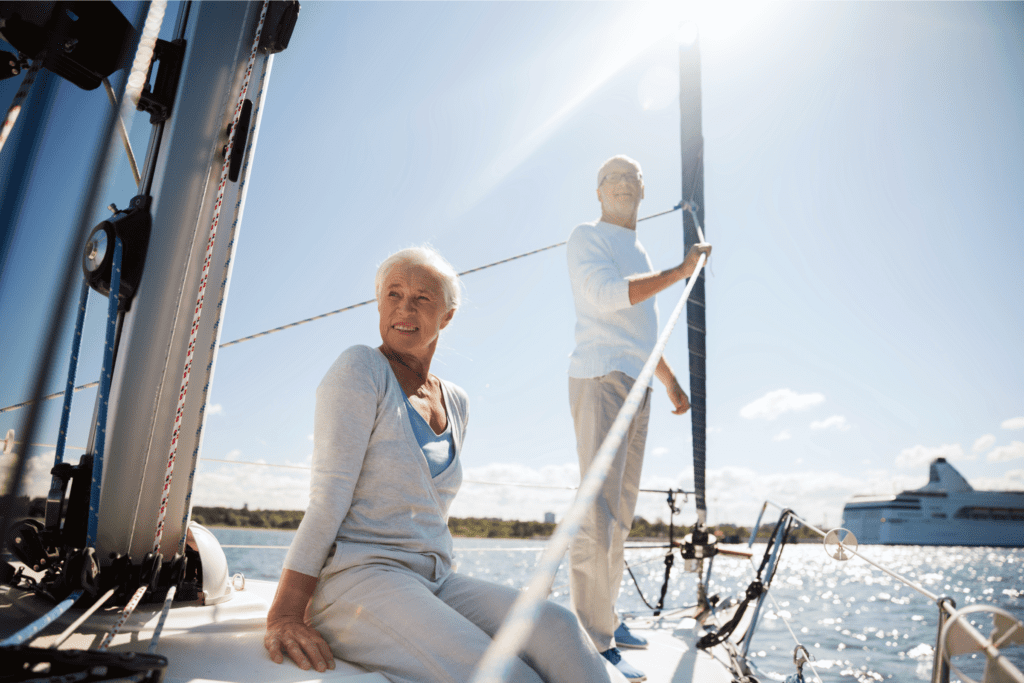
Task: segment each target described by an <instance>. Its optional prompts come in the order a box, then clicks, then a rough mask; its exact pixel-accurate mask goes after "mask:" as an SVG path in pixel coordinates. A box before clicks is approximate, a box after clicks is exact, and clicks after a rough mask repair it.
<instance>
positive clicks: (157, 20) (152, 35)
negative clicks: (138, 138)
mask: <svg viewBox="0 0 1024 683" xmlns="http://www.w3.org/2000/svg"><path fill="white" fill-rule="evenodd" d="M166 11H167V0H153V2H151V3H150V4H149V11H148V12H147V13H146V21H145V23H144V24H143V25H142V37H141V38H139V47H138V48H137V49H136V50H135V59H133V60H132V70H131V73H130V74H129V75H128V84H127V86H126V87H125V91H124V95H125V97H124V100H125V101H127V102H131V103H132V106H134V107H137V106H139V96H140V95H141V94H142V88H143V87H144V86H145V85H146V79H147V77H148V76H149V68H150V66H151V64H152V63H153V50H154V48H156V40H157V38H158V37H159V35H160V27H161V26H162V25H163V23H164V13H165V12H166ZM138 182H139V180H138V174H136V179H135V183H136V184H138Z"/></svg>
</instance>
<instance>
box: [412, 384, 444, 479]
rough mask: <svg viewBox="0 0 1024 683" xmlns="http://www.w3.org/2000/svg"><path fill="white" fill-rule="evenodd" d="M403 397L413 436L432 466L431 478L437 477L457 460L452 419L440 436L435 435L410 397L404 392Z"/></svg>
mask: <svg viewBox="0 0 1024 683" xmlns="http://www.w3.org/2000/svg"><path fill="white" fill-rule="evenodd" d="M402 396H403V398H405V407H406V408H407V409H408V412H409V422H410V424H411V425H412V431H413V434H415V435H416V441H417V442H419V444H420V449H421V450H422V451H423V456H424V457H425V458H426V459H427V464H428V465H429V466H430V476H431V477H436V476H437V475H439V474H441V473H442V472H444V471H445V470H446V469H448V465H450V464H451V463H452V460H454V459H455V441H454V440H453V439H452V421H451V419H449V420H447V422H448V424H447V426H445V428H444V431H443V432H441V433H440V434H435V433H434V430H433V429H432V428H431V426H430V424H429V423H428V422H427V421H426V420H424V419H423V416H422V415H420V414H419V412H418V411H417V410H416V409H415V408H414V407H413V405H412V403H410V402H409V397H408V396H406V395H405V391H403V392H402Z"/></svg>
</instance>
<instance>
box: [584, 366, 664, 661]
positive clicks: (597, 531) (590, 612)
mask: <svg viewBox="0 0 1024 683" xmlns="http://www.w3.org/2000/svg"><path fill="white" fill-rule="evenodd" d="M633 381H634V380H633V378H632V377H630V376H628V375H626V374H625V373H622V372H618V371H616V372H611V373H609V374H607V375H604V376H603V377H593V378H588V379H577V378H574V377H570V378H569V406H570V408H571V409H572V419H573V422H574V423H575V425H576V452H577V455H578V456H579V460H580V473H581V475H582V474H585V473H586V472H587V470H588V469H589V468H590V463H591V462H592V461H593V459H594V456H596V455H597V451H598V449H599V448H600V447H601V443H602V442H603V441H604V438H605V436H606V435H607V434H608V430H609V429H610V428H611V426H612V422H614V421H615V416H616V415H618V413H619V409H620V408H622V404H623V403H625V401H626V396H627V395H628V394H629V390H630V389H632V388H633ZM650 414H651V390H650V389H648V390H647V392H646V393H645V394H644V398H643V399H642V400H641V402H640V408H639V409H638V410H637V412H636V415H635V416H634V417H633V421H632V422H631V423H630V425H629V430H628V431H627V433H626V438H625V439H623V441H622V443H621V444H620V445H619V448H618V450H617V451H616V453H615V459H614V461H613V462H612V466H611V469H610V470H609V471H608V478H607V479H605V482H604V486H602V487H601V492H600V493H599V494H598V497H597V501H596V503H595V505H594V506H593V507H592V508H591V509H590V510H589V511H588V512H587V515H586V517H585V518H584V519H583V522H582V524H581V526H580V531H579V533H578V534H577V535H576V538H575V539H574V540H573V542H572V545H571V546H570V548H569V562H570V568H569V589H570V597H571V601H572V607H573V610H574V611H575V612H576V616H578V617H579V619H580V624H581V625H582V626H583V628H584V630H585V631H586V632H587V634H589V635H590V638H591V639H592V640H593V641H594V645H595V646H596V647H597V649H598V651H600V652H604V651H605V650H607V649H608V648H611V647H615V637H614V633H615V629H616V628H617V627H618V625H619V617H618V614H616V612H615V601H616V600H617V599H618V597H619V587H620V586H621V584H622V569H623V544H624V543H625V541H626V537H627V536H629V530H630V528H631V527H632V526H633V512H634V510H636V498H637V494H638V492H639V489H640V471H641V469H642V467H643V462H644V444H645V442H646V441H647V422H648V420H649V418H650Z"/></svg>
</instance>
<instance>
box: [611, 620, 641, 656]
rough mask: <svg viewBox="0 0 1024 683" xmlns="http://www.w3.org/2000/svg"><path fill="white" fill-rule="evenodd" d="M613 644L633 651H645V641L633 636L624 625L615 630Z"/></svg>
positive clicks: (621, 624)
mask: <svg viewBox="0 0 1024 683" xmlns="http://www.w3.org/2000/svg"><path fill="white" fill-rule="evenodd" d="M615 644H616V645H617V646H618V647H628V648H633V649H634V650H646V649H647V639H646V638H644V637H642V636H636V635H633V633H632V632H631V631H630V630H629V628H627V627H626V625H625V624H624V623H620V624H619V627H618V628H617V629H615Z"/></svg>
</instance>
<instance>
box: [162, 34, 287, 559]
mask: <svg viewBox="0 0 1024 683" xmlns="http://www.w3.org/2000/svg"><path fill="white" fill-rule="evenodd" d="M256 40H257V44H258V42H259V37H258V33H257V39H256ZM273 63H274V55H272V54H271V55H268V56H267V59H266V60H265V61H264V62H263V69H262V70H261V73H260V82H259V89H258V90H257V92H256V97H255V101H254V102H253V112H252V116H251V117H250V119H249V120H250V123H249V130H248V134H247V135H246V137H245V139H246V148H245V154H244V155H243V159H244V161H243V163H242V169H241V173H240V174H239V180H238V198H237V201H236V202H235V211H234V218H233V220H232V221H231V231H230V233H229V234H228V248H227V257H226V259H225V262H224V277H223V279H222V280H221V283H220V296H219V297H218V299H217V310H216V313H215V314H214V322H213V340H212V341H211V342H210V362H209V363H207V365H206V373H205V377H204V382H203V391H202V397H201V399H200V402H199V426H198V427H197V428H196V438H195V448H194V449H193V450H192V461H191V465H190V467H189V473H188V486H187V492H186V494H185V506H184V510H183V511H182V516H181V528H182V529H183V530H184V529H187V528H188V518H189V515H190V514H191V513H192V505H191V502H192V487H193V483H194V482H195V477H196V468H197V467H198V466H199V445H200V444H201V443H202V435H203V427H204V425H205V424H206V419H205V418H206V404H207V402H208V399H209V395H210V383H211V381H212V379H213V366H214V363H215V362H216V359H217V349H218V347H219V345H220V333H221V327H220V321H221V316H222V315H223V314H224V302H225V301H226V300H227V296H228V285H229V283H230V282H231V272H232V266H233V264H234V258H235V250H236V249H237V246H238V228H239V226H240V224H241V220H242V207H243V206H244V205H245V197H246V195H247V194H248V191H249V188H248V181H249V164H250V162H251V160H252V151H253V149H254V148H255V147H256V138H257V136H258V134H259V127H260V120H261V117H262V110H263V95H264V93H265V92H266V84H267V79H268V77H269V76H270V69H271V67H272V66H273ZM236 125H237V122H236ZM228 158H230V157H228ZM186 535H187V534H186V533H184V532H183V533H182V534H181V538H180V539H179V540H178V552H179V553H184V552H185V538H186Z"/></svg>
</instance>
